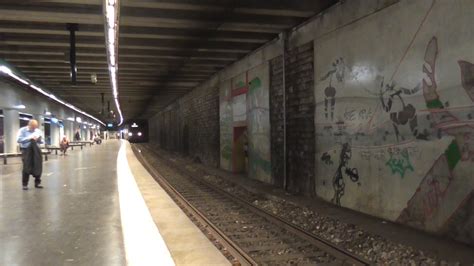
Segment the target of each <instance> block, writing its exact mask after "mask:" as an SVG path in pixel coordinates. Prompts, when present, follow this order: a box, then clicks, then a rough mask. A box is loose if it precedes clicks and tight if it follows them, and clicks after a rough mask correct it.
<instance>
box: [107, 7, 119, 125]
mask: <svg viewBox="0 0 474 266" xmlns="http://www.w3.org/2000/svg"><path fill="white" fill-rule="evenodd" d="M103 3H104V18H105V24H106V25H105V31H106V32H105V39H106V40H105V44H106V47H107V61H108V65H109V74H110V85H111V86H112V95H113V97H114V101H115V106H116V108H117V112H118V113H119V117H120V121H119V123H118V126H120V125H121V124H122V123H123V121H124V120H123V115H122V110H121V108H120V103H119V94H118V86H117V65H118V63H117V58H118V55H117V53H118V26H119V23H118V22H119V21H118V17H119V16H118V14H119V6H120V3H119V2H118V0H104V2H103Z"/></svg>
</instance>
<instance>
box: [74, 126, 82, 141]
mask: <svg viewBox="0 0 474 266" xmlns="http://www.w3.org/2000/svg"><path fill="white" fill-rule="evenodd" d="M74 140H75V141H80V140H81V133H79V129H77V130H76V134H74Z"/></svg>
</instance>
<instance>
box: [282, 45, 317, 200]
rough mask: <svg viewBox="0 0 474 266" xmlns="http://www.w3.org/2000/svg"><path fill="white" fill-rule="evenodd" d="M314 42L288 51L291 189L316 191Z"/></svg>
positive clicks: (309, 193) (288, 153)
mask: <svg viewBox="0 0 474 266" xmlns="http://www.w3.org/2000/svg"><path fill="white" fill-rule="evenodd" d="M313 58H314V53H313V42H310V43H308V44H305V45H302V46H300V47H297V48H295V49H292V50H290V51H288V52H287V54H286V69H285V71H286V73H285V74H286V75H285V78H286V101H287V105H286V112H287V161H288V165H287V173H288V189H289V190H290V191H292V192H295V193H303V194H306V195H313V194H314V170H315V168H314V167H315V165H314V162H315V161H314V153H315V126H314V108H315V106H314V105H315V104H314V102H315V101H314V68H313Z"/></svg>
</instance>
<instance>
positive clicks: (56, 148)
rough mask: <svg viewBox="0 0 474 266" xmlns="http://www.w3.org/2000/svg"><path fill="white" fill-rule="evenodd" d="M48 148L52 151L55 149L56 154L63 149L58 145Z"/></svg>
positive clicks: (47, 147)
mask: <svg viewBox="0 0 474 266" xmlns="http://www.w3.org/2000/svg"><path fill="white" fill-rule="evenodd" d="M46 149H47V150H48V151H50V152H51V151H54V152H55V154H56V155H58V151H60V150H61V148H60V147H56V146H46Z"/></svg>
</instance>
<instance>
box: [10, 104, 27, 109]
mask: <svg viewBox="0 0 474 266" xmlns="http://www.w3.org/2000/svg"><path fill="white" fill-rule="evenodd" d="M13 108H15V109H25V108H26V106H25V105H24V104H18V105H15V106H13Z"/></svg>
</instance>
